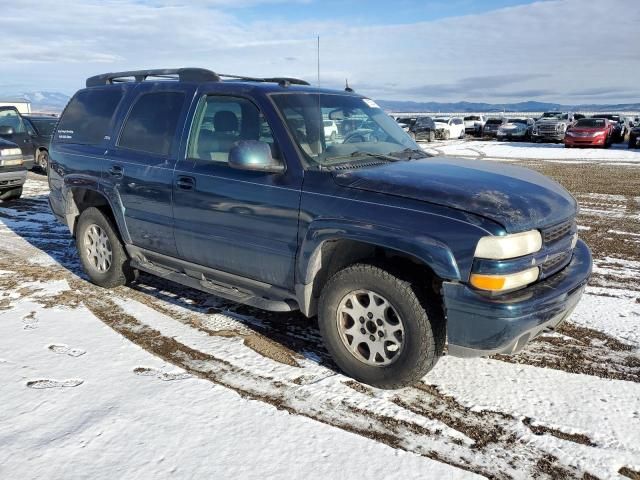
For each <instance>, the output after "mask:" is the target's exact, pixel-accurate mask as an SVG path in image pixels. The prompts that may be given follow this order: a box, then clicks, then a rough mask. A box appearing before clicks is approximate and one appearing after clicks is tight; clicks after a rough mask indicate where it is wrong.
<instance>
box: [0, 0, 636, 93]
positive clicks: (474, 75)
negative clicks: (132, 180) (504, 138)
mask: <svg viewBox="0 0 640 480" xmlns="http://www.w3.org/2000/svg"><path fill="white" fill-rule="evenodd" d="M2 17H3V18H2V27H1V28H0V42H1V43H2V48H1V49H0V94H5V95H6V94H17V93H21V92H30V91H56V92H62V93H65V94H69V95H70V94H72V93H73V92H74V91H76V90H77V89H79V88H82V87H83V85H84V81H85V79H86V78H87V77H89V76H92V75H95V74H98V73H103V72H108V71H120V70H132V69H141V68H166V67H182V66H198V67H204V68H210V69H212V70H214V71H216V72H221V73H232V74H242V75H251V76H293V77H299V78H304V79H306V80H309V81H312V82H313V83H316V82H317V57H316V38H317V36H318V35H319V36H320V83H321V85H322V86H324V87H336V88H342V87H343V86H344V82H345V79H346V78H348V79H349V84H350V85H351V86H352V87H353V88H354V89H355V90H356V91H357V92H359V93H362V94H364V95H367V96H370V97H372V98H376V99H385V100H413V101H439V102H450V101H472V102H490V103H512V102H518V101H525V100H536V101H549V102H558V103H567V104H579V103H628V102H633V103H636V102H639V101H640V98H639V97H640V88H639V87H638V85H639V79H640V3H639V2H638V0H606V1H605V0H543V1H537V2H533V1H526V0H482V1H478V0H448V1H447V0H422V1H411V0H394V1H381V0H373V1H365V0H351V1H349V0H193V1H185V0H102V1H100V0H86V1H82V0H65V1H62V2H61V1H60V0H14V1H12V2H7V3H6V4H5V5H3V7H2Z"/></svg>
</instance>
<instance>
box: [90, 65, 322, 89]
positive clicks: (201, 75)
mask: <svg viewBox="0 0 640 480" xmlns="http://www.w3.org/2000/svg"><path fill="white" fill-rule="evenodd" d="M149 77H153V78H158V79H165V80H178V81H180V82H219V81H221V79H222V78H230V79H234V80H242V81H245V82H269V83H277V84H278V85H280V86H282V87H288V86H289V85H309V82H306V81H305V80H300V79H299V78H290V77H270V78H258V77H246V76H242V75H226V74H218V73H215V72H212V71H211V70H207V69H205V68H160V69H155V70H131V71H127V72H111V73H102V74H100V75H95V76H93V77H89V78H87V82H86V85H87V87H96V86H99V85H110V84H114V83H123V82H129V81H131V80H130V79H131V78H133V80H134V81H135V82H144V81H145V80H146V79H147V78H149Z"/></svg>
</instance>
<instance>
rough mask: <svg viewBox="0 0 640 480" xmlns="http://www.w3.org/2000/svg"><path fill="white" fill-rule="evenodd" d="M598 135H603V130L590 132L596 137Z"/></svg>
mask: <svg viewBox="0 0 640 480" xmlns="http://www.w3.org/2000/svg"><path fill="white" fill-rule="evenodd" d="M600 135H604V132H593V133H592V134H591V136H592V137H597V136H600Z"/></svg>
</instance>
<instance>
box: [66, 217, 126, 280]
mask: <svg viewBox="0 0 640 480" xmlns="http://www.w3.org/2000/svg"><path fill="white" fill-rule="evenodd" d="M76 247H77V249H78V254H79V255H80V261H81V262H82V267H83V268H84V271H85V273H86V274H87V275H88V276H89V279H90V280H91V281H92V282H93V283H95V284H96V285H99V286H101V287H105V288H113V287H117V286H120V285H125V284H126V283H129V282H130V281H132V280H133V279H134V278H135V275H134V271H133V269H132V268H131V266H130V265H129V259H128V258H127V254H126V252H125V250H124V247H123V245H122V242H121V241H120V238H119V237H118V234H117V233H116V229H115V227H114V225H113V222H112V221H111V219H110V218H109V217H108V216H107V215H105V214H104V213H103V212H102V211H101V210H99V209H97V208H94V207H90V208H87V209H86V210H85V211H84V212H82V214H81V215H80V219H79V220H78V227H77V230H76Z"/></svg>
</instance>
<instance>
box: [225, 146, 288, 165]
mask: <svg viewBox="0 0 640 480" xmlns="http://www.w3.org/2000/svg"><path fill="white" fill-rule="evenodd" d="M229 166H230V167H231V168H236V169H238V170H251V171H254V172H265V173H282V172H284V164H283V163H282V162H281V161H280V160H278V159H275V158H273V156H272V155H271V147H270V146H269V144H267V143H264V142H259V141H258V140H242V141H239V142H236V144H235V145H234V146H233V148H232V149H231V150H230V151H229Z"/></svg>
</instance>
